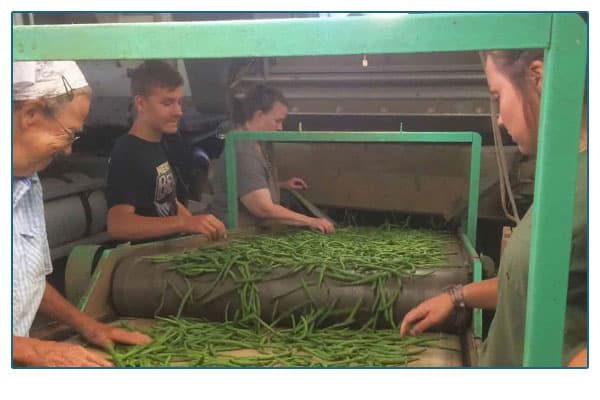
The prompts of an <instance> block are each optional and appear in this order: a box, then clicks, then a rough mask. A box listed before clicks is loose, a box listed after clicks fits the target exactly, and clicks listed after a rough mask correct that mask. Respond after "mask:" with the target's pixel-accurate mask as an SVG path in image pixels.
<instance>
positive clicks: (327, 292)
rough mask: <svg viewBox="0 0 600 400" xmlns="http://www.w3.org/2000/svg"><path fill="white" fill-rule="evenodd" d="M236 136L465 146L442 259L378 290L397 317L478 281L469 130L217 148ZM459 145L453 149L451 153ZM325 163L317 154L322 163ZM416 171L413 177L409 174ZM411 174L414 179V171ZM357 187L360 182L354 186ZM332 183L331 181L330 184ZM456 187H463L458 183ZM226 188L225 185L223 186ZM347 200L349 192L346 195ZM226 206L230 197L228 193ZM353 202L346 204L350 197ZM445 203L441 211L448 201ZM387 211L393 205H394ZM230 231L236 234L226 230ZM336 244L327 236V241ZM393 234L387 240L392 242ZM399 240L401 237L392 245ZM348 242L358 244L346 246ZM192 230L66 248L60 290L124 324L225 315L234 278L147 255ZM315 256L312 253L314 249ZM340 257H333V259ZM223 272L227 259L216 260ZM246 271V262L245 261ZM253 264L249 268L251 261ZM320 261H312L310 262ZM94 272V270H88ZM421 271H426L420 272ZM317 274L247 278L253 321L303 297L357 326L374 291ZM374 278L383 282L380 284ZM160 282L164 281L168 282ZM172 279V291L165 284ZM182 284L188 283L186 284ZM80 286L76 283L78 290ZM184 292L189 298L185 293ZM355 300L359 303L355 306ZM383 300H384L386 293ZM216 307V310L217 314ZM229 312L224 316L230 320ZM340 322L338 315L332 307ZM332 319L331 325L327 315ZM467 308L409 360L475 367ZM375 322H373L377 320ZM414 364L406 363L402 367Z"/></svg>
mask: <svg viewBox="0 0 600 400" xmlns="http://www.w3.org/2000/svg"><path fill="white" fill-rule="evenodd" d="M237 140H261V141H270V142H287V143H298V142H300V143H302V144H305V143H313V145H314V146H328V145H332V144H334V143H338V144H342V143H348V144H355V145H358V146H365V145H368V144H369V143H385V144H386V145H387V146H392V147H395V148H396V150H399V149H401V147H402V146H408V147H409V148H410V146H411V145H415V144H416V143H418V144H419V145H421V146H438V147H444V146H446V147H447V146H450V148H451V149H452V150H453V151H454V152H455V153H456V154H461V152H463V151H464V152H465V153H466V154H467V155H468V158H469V162H468V163H467V164H466V165H461V166H457V174H462V175H463V176H462V178H463V180H464V181H465V182H466V185H464V189H465V192H464V193H461V195H462V196H463V198H464V199H463V200H464V202H465V205H467V206H468V207H466V208H467V210H468V211H467V213H466V214H465V215H464V224H463V226H462V227H459V228H458V230H457V231H456V232H455V234H454V235H453V236H450V237H448V239H447V240H446V241H445V242H444V244H443V250H442V254H443V259H441V260H439V261H438V262H437V264H439V268H440V269H436V268H435V266H434V267H433V268H434V269H433V270H432V271H429V272H426V273H425V274H423V275H421V274H420V273H419V270H417V271H416V273H415V274H414V275H411V276H406V277H403V278H401V279H398V280H397V281H396V280H392V281H386V282H387V283H385V284H382V285H383V286H382V287H381V288H379V287H377V290H383V292H384V293H386V295H385V296H387V297H388V298H392V297H393V296H392V293H396V292H397V293H398V294H397V297H394V300H393V303H391V304H392V311H391V313H392V314H393V319H394V320H395V321H397V322H400V321H401V320H402V318H403V316H404V315H405V314H406V312H408V311H409V310H410V309H411V308H412V307H414V306H416V305H417V304H419V303H420V302H421V301H423V300H425V299H426V298H429V297H431V296H433V295H435V294H436V293H439V292H440V291H442V290H444V288H446V287H449V286H450V285H452V284H459V283H461V284H466V283H468V282H470V281H472V280H473V279H476V280H479V279H481V261H480V260H479V257H478V256H477V254H476V253H475V252H474V250H473V245H472V242H473V239H474V238H475V229H476V223H475V222H476V218H477V217H476V210H477V202H478V196H477V193H478V184H479V169H480V168H479V160H480V151H481V141H480V138H479V135H478V134H476V133H455V132H444V133H409V132H401V133H387V132H363V133H360V132H346V133H341V132H329V133H323V132H303V133H296V132H277V133H275V132H230V133H229V134H228V136H227V144H226V150H225V151H226V154H231V153H230V152H231V151H232V149H233V148H234V147H233V146H234V143H235V142H236V141H237ZM459 149H460V151H459ZM227 161H228V166H227V171H235V170H236V168H235V165H234V164H233V163H234V162H235V157H228V158H227ZM321 161H323V162H325V160H321ZM418 175H419V174H416V175H415V176H417V177H418ZM417 179H418V178H417ZM235 182H236V177H235V176H234V175H230V176H228V186H229V192H228V193H229V196H231V197H232V198H233V199H235V198H237V196H236V193H235V188H236V183H235ZM359 186H360V185H359ZM336 187H337V186H332V190H336ZM461 187H463V186H462V185H461ZM232 189H233V190H232ZM388 189H389V188H388V187H379V188H376V190H375V191H376V192H380V193H386V191H387V190H388ZM414 196H420V197H421V198H422V201H421V202H425V201H426V199H427V197H429V196H430V194H429V192H428V191H427V190H421V191H418V190H417V191H416V192H415V194H414ZM349 199H350V198H349ZM457 202H458V200H457V199H456V198H455V196H453V195H452V194H451V192H450V191H448V193H447V196H445V202H442V203H451V206H454V207H456V206H455V204H456V203H457ZM229 203H230V204H236V202H235V201H234V202H232V201H231V199H230V202H229ZM380 204H381V203H380V202H376V203H374V204H373V205H371V207H370V208H371V209H380V210H386V208H385V204H384V205H383V208H382V207H381V206H380ZM349 205H351V206H354V205H353V204H349ZM444 207H446V208H449V207H450V206H448V205H447V204H444ZM389 209H391V210H393V207H390V208H389ZM236 213H237V210H236V207H230V216H229V217H230V221H229V225H230V226H232V227H235V225H236V216H237V214H236ZM234 232H235V231H234ZM333 240H334V241H335V238H334V239H333ZM391 240H394V239H391ZM399 243H401V242H399ZM355 245H356V246H358V245H359V243H355ZM209 246H210V245H209V244H207V243H206V242H205V241H204V240H203V238H201V237H190V238H181V239H175V240H171V241H159V242H154V243H148V244H144V245H136V246H130V245H123V246H119V247H117V248H116V249H114V250H104V251H102V249H101V248H100V247H99V246H85V247H78V248H75V249H74V251H73V253H72V254H71V256H70V258H69V260H68V262H67V271H66V282H67V286H66V292H67V295H68V296H69V298H70V300H71V301H72V302H74V303H79V305H80V307H81V308H82V309H83V310H85V311H86V312H87V313H89V314H91V315H93V316H95V317H96V318H98V319H101V320H112V321H115V320H116V321H123V320H124V319H125V320H131V318H133V322H132V323H133V324H140V323H143V321H140V320H139V319H140V318H142V319H148V318H153V317H154V316H156V315H158V316H172V315H178V316H179V315H181V316H182V317H183V316H186V317H202V318H207V319H209V320H213V321H223V320H226V319H228V317H227V315H228V314H232V315H233V314H234V313H236V312H239V310H240V309H241V307H242V305H243V302H244V300H243V299H241V298H242V297H243V296H242V295H240V293H239V292H240V284H239V283H236V281H235V280H229V281H227V280H226V281H224V282H220V281H219V284H218V285H217V286H216V287H215V282H216V281H215V279H216V277H217V276H220V275H221V273H220V272H219V273H216V272H215V273H212V274H207V275H201V276H198V277H197V278H196V277H194V278H193V279H192V278H189V279H188V278H185V276H183V275H180V274H177V273H176V272H175V271H173V270H174V266H173V265H171V264H169V263H162V264H161V263H159V264H156V263H155V262H153V261H152V259H151V258H149V257H151V256H156V255H163V254H165V253H172V254H177V253H181V252H182V251H186V250H190V249H198V248H199V249H200V250H201V249H202V248H208V247H209ZM403 250H407V249H403V248H402V246H401V245H397V246H396V247H394V251H396V252H398V253H399V252H401V251H403ZM315 256H316V257H318V254H315ZM340 262H341V261H340ZM232 263H233V265H229V268H232V267H234V268H237V267H238V265H237V264H235V262H234V261H232ZM221 267H222V268H223V269H225V268H226V265H222V266H221ZM249 267H250V268H251V269H252V268H253V266H252V265H250V266H249ZM254 267H258V266H254ZM318 268H319V267H317V269H318ZM92 271H93V274H92ZM421 272H425V271H421ZM323 273H324V271H323V272H322V273H321V277H320V279H319V278H318V275H319V273H317V272H313V273H295V274H292V275H290V274H289V273H288V271H287V270H283V271H279V272H274V273H273V274H272V276H271V275H269V276H266V277H264V279H261V280H260V281H257V282H256V288H257V291H258V293H259V295H260V305H261V306H260V309H261V318H263V319H265V320H267V322H272V321H269V316H271V315H275V312H276V310H275V308H277V307H278V311H281V312H286V311H289V312H292V311H291V310H294V309H296V308H297V306H298V305H302V304H304V303H306V302H307V301H308V300H311V301H312V303H313V304H314V305H315V306H317V307H321V308H327V307H329V306H331V304H332V303H334V302H335V307H334V306H331V307H332V310H333V311H337V310H343V309H352V308H353V305H354V304H355V303H357V301H358V300H359V299H360V307H359V308H357V309H356V311H355V316H354V318H355V319H356V323H365V321H367V320H368V319H369V318H370V316H371V314H372V311H369V310H373V309H374V308H375V306H376V305H377V301H378V300H377V295H376V292H377V291H376V290H374V287H373V285H372V283H371V282H369V283H364V284H356V285H350V286H349V285H348V284H346V283H344V282H343V281H339V280H337V279H334V278H325V279H323ZM317 280H319V281H321V282H323V281H324V284H323V287H321V285H318V286H317V287H315V288H313V289H310V290H309V289H306V290H305V292H302V291H301V292H299V293H297V294H295V295H293V296H288V295H287V294H288V293H290V292H293V291H294V290H293V288H294V287H296V286H298V284H299V282H303V284H304V282H305V281H317ZM382 282H383V281H382ZM167 283H168V285H167ZM169 285H170V286H171V287H172V288H173V289H172V290H168V289H169V287H168V286H169ZM186 285H189V288H188V286H186ZM84 288H85V290H83V289H84ZM188 290H189V293H190V295H191V296H192V297H196V298H198V297H200V298H208V299H210V300H206V301H202V302H195V303H194V302H192V303H191V304H186V298H185V297H186V296H183V295H182V293H186V291H188ZM192 293H193V295H192ZM274 298H275V299H278V298H282V299H284V300H282V301H281V302H279V300H278V303H277V304H278V306H276V305H274V302H273V301H272V299H274ZM363 299H365V300H364V304H363ZM388 301H389V300H388ZM223 310H229V311H230V312H229V311H225V316H224V314H223ZM301 317H302V310H299V311H298V312H297V317H296V318H297V319H300V318H301ZM229 318H231V317H229ZM338 318H341V319H342V320H343V319H344V318H346V316H345V315H343V314H339V316H338ZM332 321H333V323H336V322H338V323H339V322H340V321H339V320H336V319H335V318H334V319H333V320H332ZM469 321H470V320H469V319H468V318H467V315H466V314H464V313H458V314H457V315H456V316H455V317H453V318H451V319H449V322H448V323H447V324H444V325H443V326H440V327H438V330H440V331H442V332H443V333H441V334H440V335H441V336H440V337H441V339H440V340H441V342H442V343H443V346H441V347H436V348H432V349H428V350H427V351H426V352H425V353H424V354H422V355H421V356H420V357H419V360H418V361H417V362H416V363H415V364H414V365H424V366H464V365H475V364H476V352H475V349H476V345H477V343H478V341H479V340H480V338H481V312H480V310H476V311H475V313H474V315H473V321H474V323H473V324H470V323H469ZM375 323H377V320H376V322H375ZM37 334H39V335H50V337H56V335H57V333H56V332H53V331H52V330H50V331H48V330H47V329H43V330H42V331H41V332H38V333H37ZM410 365H411V366H413V364H410Z"/></svg>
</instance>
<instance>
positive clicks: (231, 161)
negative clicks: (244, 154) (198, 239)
mask: <svg viewBox="0 0 600 400" xmlns="http://www.w3.org/2000/svg"><path fill="white" fill-rule="evenodd" d="M232 133H234V132H229V133H228V134H227V136H225V174H226V177H227V222H228V224H227V225H228V228H229V229H235V228H236V227H237V222H238V202H237V157H236V152H235V139H236V137H235V136H231V134H232Z"/></svg>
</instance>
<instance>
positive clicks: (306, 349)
mask: <svg viewBox="0 0 600 400" xmlns="http://www.w3.org/2000/svg"><path fill="white" fill-rule="evenodd" d="M315 317H316V315H314V314H309V315H304V316H302V317H301V322H300V323H299V324H298V325H297V329H293V328H287V329H277V328H273V327H271V326H269V325H267V324H265V323H264V322H261V324H260V327H259V330H258V331H256V330H254V329H244V328H240V327H239V326H238V325H237V324H236V323H234V322H226V323H211V322H207V321H204V320H199V319H181V318H158V321H157V323H156V324H155V325H153V326H152V327H151V328H150V330H149V331H148V332H147V333H148V334H149V335H150V336H151V337H153V338H154V341H153V342H152V343H150V344H148V345H143V346H124V345H117V346H116V347H115V348H111V349H110V350H109V351H110V355H111V357H112V360H113V362H114V364H115V365H116V366H131V367H139V366H147V367H150V366H167V365H173V366H213V367H214V366H230V367H231V366H236V367H244V366H282V367H284V366H331V367H340V366H364V365H376V366H388V365H393V366H403V365H410V363H411V362H413V361H414V360H416V359H417V357H416V356H417V355H418V354H421V353H422V352H423V351H425V350H426V349H427V348H428V347H435V346H436V342H437V341H438V338H437V337H436V336H421V337H407V338H402V339H401V338H399V336H398V331H397V330H396V329H384V330H377V331H367V330H349V329H339V328H322V329H318V330H313V329H312V328H313V327H314V319H315ZM298 332H300V333H301V334H298Z"/></svg>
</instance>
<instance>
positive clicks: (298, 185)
mask: <svg viewBox="0 0 600 400" xmlns="http://www.w3.org/2000/svg"><path fill="white" fill-rule="evenodd" d="M292 179H293V181H292V186H293V187H294V189H300V190H305V189H308V185H307V184H306V182H304V179H302V178H292Z"/></svg>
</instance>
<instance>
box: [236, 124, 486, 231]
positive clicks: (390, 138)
mask: <svg viewBox="0 0 600 400" xmlns="http://www.w3.org/2000/svg"><path fill="white" fill-rule="evenodd" d="M240 140H243V141H264V142H321V143H335V142H344V143H350V142H352V143H356V142H364V143H389V142H404V143H471V144H472V146H471V149H472V152H471V153H472V154H471V168H470V174H469V205H468V211H467V227H466V231H467V236H468V237H469V238H470V239H471V238H472V239H471V241H472V242H473V243H474V242H475V229H476V227H477V204H478V195H479V168H480V165H479V164H480V161H481V137H480V136H479V135H478V134H477V133H474V132H418V133H417V132H253V131H231V132H229V133H228V134H227V137H226V140H225V157H226V158H225V160H226V174H227V204H228V215H227V222H228V225H229V227H230V228H231V229H234V228H235V227H236V226H237V216H238V204H237V176H236V175H237V173H236V171H237V167H236V156H235V142H236V141H240Z"/></svg>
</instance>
